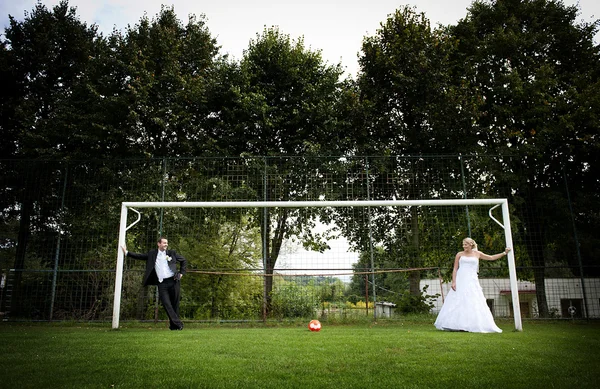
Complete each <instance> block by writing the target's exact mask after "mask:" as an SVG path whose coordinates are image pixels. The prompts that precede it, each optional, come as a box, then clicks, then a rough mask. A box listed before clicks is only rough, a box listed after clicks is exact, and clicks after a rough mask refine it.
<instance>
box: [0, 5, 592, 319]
mask: <svg viewBox="0 0 600 389" xmlns="http://www.w3.org/2000/svg"><path fill="white" fill-rule="evenodd" d="M598 26H599V25H598V23H597V22H595V23H583V22H577V8H576V7H567V6H565V5H564V4H563V3H562V2H560V1H551V0H502V1H500V0H497V1H475V2H474V3H473V4H472V6H471V7H470V9H469V10H468V14H467V15H465V18H464V19H462V20H460V21H459V22H458V23H457V24H456V25H451V26H438V27H436V28H432V27H431V25H430V23H429V21H428V19H427V17H426V15H424V14H419V13H417V12H416V11H415V10H414V9H413V8H411V7H402V8H400V9H398V10H397V11H396V12H394V13H393V14H391V15H389V16H388V17H387V19H386V20H385V21H383V22H382V23H381V28H380V29H379V30H378V31H377V32H376V33H375V34H374V35H373V36H369V37H365V38H364V41H363V45H362V50H361V53H360V54H359V63H360V71H359V74H358V75H357V77H356V80H353V79H342V74H343V71H342V66H341V64H333V65H332V64H328V63H326V62H325V61H324V60H323V58H322V56H321V53H320V52H319V51H312V50H310V49H307V48H306V47H305V46H304V43H303V41H302V39H301V38H300V39H296V40H295V39H292V38H291V37H290V36H288V35H286V34H285V33H284V32H283V31H280V30H279V29H278V28H266V29H265V30H264V31H262V32H260V33H258V34H257V35H256V38H255V39H254V40H252V41H251V42H250V43H249V47H248V49H247V50H246V51H245V53H244V56H243V58H242V59H241V60H240V61H239V62H236V61H232V60H230V59H229V58H228V57H227V56H224V55H221V54H220V47H219V46H218V42H217V40H216V38H214V37H213V36H212V35H211V33H210V31H209V30H208V27H207V26H206V22H205V17H204V15H201V16H191V17H190V18H189V19H188V21H187V23H183V22H182V21H180V20H179V19H178V18H177V16H176V14H175V10H174V9H172V8H166V7H165V8H163V9H162V10H161V11H160V13H159V14H158V15H156V16H155V17H154V18H152V19H149V18H147V17H142V18H141V19H140V21H139V23H137V24H136V25H134V26H129V27H127V28H126V29H124V30H123V31H120V30H115V31H113V32H112V33H111V34H109V35H107V36H104V35H102V34H100V33H99V32H98V30H97V26H95V25H91V26H90V25H87V24H86V23H85V22H82V21H81V20H79V18H78V16H77V13H76V9H74V8H72V7H71V6H69V4H68V1H63V2H61V3H60V4H59V5H57V6H55V7H54V8H52V9H48V8H46V6H44V5H42V4H37V5H36V6H35V8H34V9H33V10H32V11H31V12H30V13H29V14H27V15H26V17H25V18H24V19H23V20H18V19H16V18H14V17H13V16H11V17H10V26H9V27H8V28H6V30H5V33H4V36H3V37H2V38H0V82H1V83H2V88H1V90H0V97H1V98H0V131H1V133H2V134H3V142H1V143H0V151H1V152H2V156H3V158H5V159H16V160H23V161H25V160H52V161H92V160H96V161H97V160H104V161H108V160H116V159H124V158H140V159H142V160H144V159H145V160H151V159H152V158H166V159H177V158H180V159H181V158H191V157H252V158H255V157H265V158H266V157H277V158H281V159H280V162H278V163H277V164H272V165H270V167H269V171H268V175H269V177H273V182H275V181H278V182H285V183H286V185H285V188H286V190H285V191H281V190H275V188H276V187H275V186H272V187H270V186H264V185H262V184H263V183H262V182H261V183H245V185H250V187H251V188H250V189H249V191H247V192H245V193H250V196H253V199H255V200H285V201H287V200H302V199H317V198H319V196H320V195H325V196H326V197H327V198H331V199H336V198H344V194H343V193H345V192H344V191H345V190H346V187H345V185H346V184H345V183H343V182H341V181H338V182H329V183H327V184H324V185H323V187H326V188H328V189H327V190H324V189H318V188H315V187H311V186H310V185H308V184H307V180H305V178H306V177H307V176H309V175H310V174H313V173H312V170H311V167H310V164H309V163H302V162H300V163H299V162H298V161H299V160H300V161H301V159H298V158H294V159H293V158H291V157H296V156H301V157H306V158H314V157H318V156H336V157H343V156H357V155H373V156H378V157H383V156H386V157H389V156H419V155H421V156H425V155H426V156H432V155H439V154H444V155H464V156H476V157H478V158H472V159H468V160H465V161H464V167H466V169H467V171H468V174H469V182H468V187H467V188H465V187H463V186H452V185H448V184H447V183H446V182H445V181H444V180H443V179H442V178H441V177H442V175H443V172H442V170H441V169H440V168H439V167H438V166H433V165H431V164H429V163H427V162H426V161H425V160H424V159H423V158H414V159H412V160H411V162H410V163H405V162H404V161H405V160H401V159H394V158H388V159H383V158H382V159H373V160H371V164H370V165H369V166H363V165H360V164H359V165H353V166H346V165H344V164H343V163H340V162H339V160H335V159H333V160H331V161H329V162H328V163H327V164H326V166H323V167H322V168H321V173H323V172H327V171H330V172H331V173H332V174H331V175H335V172H339V171H341V170H344V171H349V172H351V173H348V174H350V175H351V174H354V173H352V172H353V171H355V173H356V174H357V175H359V174H361V173H360V172H361V171H364V170H365V169H370V172H371V178H372V182H371V185H372V187H371V188H370V192H369V196H370V197H371V198H375V199H389V198H392V197H395V198H401V199H425V198H431V197H432V196H440V197H442V198H443V197H463V196H464V195H468V196H469V197H478V196H484V195H487V194H491V193H493V195H494V196H495V197H498V196H500V197H508V198H510V199H511V200H510V202H511V204H512V205H513V209H512V212H514V214H515V216H516V217H518V219H519V222H520V224H519V225H520V226H522V228H521V230H520V231H518V233H519V234H521V235H522V236H523V242H525V243H527V244H528V245H527V247H526V251H527V255H526V256H524V257H526V258H528V261H530V262H529V263H527V264H529V265H534V266H536V267H537V268H538V269H541V270H539V271H537V272H536V273H535V274H534V278H535V281H536V283H538V285H543V276H544V274H543V267H544V265H545V264H547V263H549V262H552V261H557V260H560V259H559V258H564V260H566V261H569V262H571V263H570V264H571V265H576V260H577V258H578V256H579V257H581V258H583V261H584V263H585V264H586V265H591V264H595V263H596V262H595V261H596V258H597V257H598V255H600V253H599V252H598V248H597V247H598V244H597V243H598V242H597V238H596V237H595V230H596V229H597V227H598V225H600V219H599V216H598V215H599V210H598V204H600V201H598V200H599V199H598V196H599V195H598V193H600V191H599V189H600V174H599V172H598V164H597V162H596V159H597V155H598V153H599V151H600V150H599V140H598V133H599V127H600V121H599V118H598V113H599V112H600V92H599V91H600V61H599V59H600V58H599V46H598V44H597V43H595V42H594V37H595V35H596V34H597V32H598ZM287 157H289V159H286V158H287ZM484 157H485V158H484ZM254 161H256V159H255V160H254ZM399 161H403V162H402V163H400V162H399ZM482 161H484V162H482ZM86 164H87V165H86ZM142 165H143V164H142ZM182 165H185V163H183V164H182ZM3 166H4V169H3V174H2V185H1V187H0V192H1V193H0V194H1V196H0V198H1V199H0V202H1V203H0V206H1V208H0V209H1V215H2V219H3V221H4V223H5V225H8V224H11V223H12V224H14V223H17V224H18V227H17V231H18V232H17V233H16V234H12V235H10V234H7V236H6V237H4V238H3V241H4V242H5V246H4V247H11V248H12V250H13V251H14V262H13V263H12V264H11V266H14V267H15V268H23V264H24V261H25V258H26V251H27V247H28V242H29V240H30V238H31V236H32V234H33V232H34V231H41V230H44V229H46V230H50V231H51V232H52V233H53V234H54V235H55V236H57V235H58V233H59V230H62V231H63V232H64V229H68V228H67V226H64V225H63V226H62V227H61V228H58V227H57V225H60V220H63V219H64V217H65V213H66V212H70V213H72V214H81V213H82V212H84V211H85V212H89V211H90V210H89V207H88V208H85V206H83V205H76V204H73V205H72V206H71V207H70V208H68V209H66V210H65V209H64V208H63V211H62V213H59V212H58V211H56V209H58V208H56V207H53V206H54V205H56V204H57V202H58V200H57V199H58V198H59V197H60V185H58V186H57V185H56V182H57V179H59V178H60V177H64V176H68V175H69V174H70V172H69V171H65V169H63V168H62V167H60V166H57V167H56V170H55V174H45V175H37V176H36V175H32V174H25V173H26V172H25V171H24V170H23V169H25V170H26V169H29V168H27V167H25V166H27V165H26V164H23V165H22V167H21V168H20V167H19V166H20V165H16V164H14V163H11V164H5V163H3ZM78 166H80V167H79V168H80V169H89V170H90V171H93V172H94V174H95V175H96V182H98V183H99V182H105V183H106V182H115V185H105V188H110V189H107V191H108V192H110V193H108V192H107V196H109V197H110V198H113V199H117V198H119V196H121V195H122V191H121V192H119V189H116V188H118V187H119V185H118V183H119V182H122V181H125V182H127V183H128V184H127V185H132V183H131V182H132V181H133V180H134V178H133V177H136V179H140V177H142V179H148V180H152V174H153V173H156V174H159V173H158V172H159V171H160V170H156V169H154V170H153V169H150V171H149V170H148V168H147V166H140V167H139V169H131V171H129V172H128V173H127V174H126V173H124V172H122V173H121V176H120V177H115V172H114V171H113V170H111V169H109V168H103V169H98V165H97V162H94V163H92V162H81V163H79V165H78ZM263 166H264V165H261V164H258V165H256V166H255V167H254V168H255V169H262V168H263ZM252 168H253V167H252V166H250V167H249V169H252ZM182 169H184V168H183V167H182ZM182 172H183V170H181V171H179V172H172V173H171V175H170V178H169V183H170V184H171V185H172V186H173V187H177V189H178V190H179V191H180V192H181V191H185V190H184V188H186V183H185V182H183V181H184V178H183V177H188V176H189V175H193V174H195V173H189V172H188V173H182ZM389 174H396V175H397V176H398V179H397V180H395V181H394V184H393V185H389V184H388V182H387V181H388V180H387V178H386V177H388V175H389ZM57 177H58V178H57ZM198 177H200V176H196V178H198ZM407 177H410V178H407ZM418 182H428V183H429V184H430V186H429V187H428V188H427V189H423V188H424V187H423V186H422V185H418ZM92 187H93V189H94V190H96V191H97V190H98V188H97V187H95V186H94V185H92ZM92 187H91V188H87V189H86V188H85V187H83V186H82V187H76V189H77V190H80V191H81V192H82V193H84V194H83V196H89V197H90V198H91V197H97V196H98V195H97V194H96V192H93V194H92ZM39 188H59V189H56V190H42V191H40V190H39ZM566 188H568V190H569V193H568V195H569V198H570V203H568V202H567V201H566V196H565V190H566ZM246 189H248V188H246ZM186 193H187V194H188V196H189V195H190V193H189V192H186ZM346 193H347V191H346ZM33 194H35V196H33ZM354 195H355V198H366V193H359V192H356V193H355V194H354ZM188 198H189V197H188ZM557 204H558V206H557ZM51 205H52V206H51ZM569 205H571V207H572V209H573V212H571V211H569ZM94 212H96V214H97V213H98V212H102V210H101V209H95V210H94ZM114 212H117V211H116V210H114ZM572 215H574V216H573V217H574V219H572ZM316 216H317V215H316V212H312V213H311V212H306V213H302V212H299V211H295V212H293V211H290V210H287V209H277V210H271V211H270V213H261V214H258V215H254V217H252V218H251V219H250V220H254V222H255V223H256V225H257V226H260V228H263V231H262V234H261V235H264V236H268V237H269V239H268V240H267V241H264V242H263V245H265V248H266V251H265V252H266V253H267V260H266V266H267V269H271V271H272V269H273V268H274V267H275V264H276V261H277V258H278V256H279V252H280V249H281V244H282V242H283V240H284V239H286V238H288V237H290V236H302V237H303V239H304V240H305V242H306V244H307V245H308V246H312V247H313V248H315V249H321V250H322V249H323V248H324V245H323V244H322V242H319V240H318V237H315V236H312V234H311V233H310V226H311V225H312V223H314V220H315V218H316ZM320 216H321V218H324V219H327V217H334V216H332V215H320ZM265 217H266V218H268V220H270V221H271V222H270V223H264V218H265ZM335 217H336V220H338V223H339V224H340V228H341V229H342V231H345V233H346V235H347V236H348V237H349V238H350V239H351V240H353V242H354V244H355V245H356V247H360V246H361V245H362V244H363V243H364V241H365V240H366V235H365V231H366V229H365V228H364V226H361V227H360V228H356V227H357V224H356V220H353V218H352V215H351V214H348V215H343V214H337V215H335ZM373 217H374V218H377V217H378V216H377V215H374V216H373ZM380 217H383V216H380ZM396 217H397V218H398V219H397V220H390V221H389V222H390V223H392V224H393V223H403V224H407V225H410V226H411V228H410V234H409V235H408V236H404V237H399V236H394V237H392V236H390V235H389V234H386V230H385V229H376V230H375V239H376V240H377V241H378V242H383V244H384V247H385V249H386V250H387V252H388V253H393V252H401V251H402V250H404V252H405V253H406V252H407V250H408V252H409V254H410V253H412V254H410V255H407V256H406V259H405V260H406V261H408V262H402V263H400V262H399V263H397V265H398V266H412V267H417V265H419V264H420V263H422V262H423V260H424V259H423V258H420V257H419V254H418V253H420V252H421V251H422V248H423V246H424V245H426V244H427V243H426V239H425V238H423V237H422V236H420V230H419V220H420V218H423V217H432V216H427V215H422V214H419V212H418V211H417V210H416V209H411V210H408V211H407V212H406V213H399V214H398V215H396ZM573 225H574V226H576V230H577V232H578V234H579V238H580V242H581V244H580V246H579V247H576V242H575V241H574V239H573V229H572V228H571V226H573ZM352 226H353V227H354V230H353V231H352ZM265 229H266V231H265ZM535 242H549V243H547V244H545V245H540V244H537V243H535ZM574 251H577V252H578V255H574ZM564 260H563V261H564ZM403 261H404V260H403ZM266 279H268V280H269V279H271V278H270V277H266ZM418 280H419V274H418V273H415V274H413V275H412V276H411V283H410V285H411V287H410V289H411V292H413V294H416V293H419V291H418ZM270 287H271V286H270V285H267V289H269V288H270ZM415 288H416V289H415ZM538 290H539V291H543V288H538ZM538 302H539V303H540V304H539V305H540V308H541V310H542V311H541V313H542V315H545V314H546V312H545V306H546V305H545V298H544V296H543V295H541V294H540V295H539V296H538Z"/></svg>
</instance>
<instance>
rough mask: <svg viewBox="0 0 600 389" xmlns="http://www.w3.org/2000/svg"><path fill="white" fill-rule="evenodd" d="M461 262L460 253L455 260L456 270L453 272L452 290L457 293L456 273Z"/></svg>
mask: <svg viewBox="0 0 600 389" xmlns="http://www.w3.org/2000/svg"><path fill="white" fill-rule="evenodd" d="M459 262H460V253H457V254H456V257H455V258H454V269H453V270H452V290H454V291H456V272H457V271H458V266H459Z"/></svg>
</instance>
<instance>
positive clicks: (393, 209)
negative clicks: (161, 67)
mask: <svg viewBox="0 0 600 389" xmlns="http://www.w3.org/2000/svg"><path fill="white" fill-rule="evenodd" d="M497 208H500V210H501V217H500V218H498V219H497V218H496V217H494V214H493V213H494V210H495V209H497ZM141 209H145V210H146V212H148V211H150V210H152V211H153V212H156V211H159V210H160V212H162V211H164V210H170V211H172V212H175V211H176V210H180V211H184V210H188V211H192V210H190V209H196V210H202V211H203V212H208V211H209V210H213V211H217V212H220V211H223V212H224V211H227V210H228V209H229V210H232V211H233V212H238V213H240V214H241V213H242V212H246V211H249V210H252V212H253V215H254V216H253V219H252V220H253V221H254V223H255V224H256V223H257V220H259V219H260V220H261V223H262V226H259V227H258V228H259V229H260V230H261V231H262V232H261V234H263V237H262V239H263V240H262V246H263V248H262V250H263V252H262V256H263V268H262V269H258V271H255V273H254V274H253V275H254V276H257V277H265V278H269V277H271V278H273V275H274V272H273V268H270V269H269V270H270V271H267V267H268V266H267V263H266V257H267V256H268V253H267V249H266V248H265V246H267V245H266V244H265V242H267V241H268V239H269V237H267V236H266V235H267V234H270V233H273V229H272V228H271V224H276V223H277V220H273V219H277V218H276V217H273V214H272V213H270V212H273V211H274V210H279V211H280V214H286V216H287V217H290V216H289V215H290V212H291V211H292V210H293V211H294V212H296V213H295V214H294V215H295V216H293V217H295V218H296V219H297V220H299V219H301V218H302V217H303V216H302V215H303V214H302V212H303V211H311V212H313V211H314V212H313V213H312V217H314V215H320V217H321V218H326V219H327V223H330V224H331V223H333V224H338V225H343V226H344V228H342V229H341V230H343V231H344V232H345V233H346V234H349V235H355V236H353V239H358V240H359V239H362V242H363V243H361V244H362V246H361V245H357V246H355V247H358V246H360V251H361V252H362V253H363V254H364V257H366V258H368V257H369V251H370V264H369V266H368V270H367V271H365V272H364V273H365V274H364V275H365V278H368V277H369V276H372V281H366V282H365V285H369V284H370V285H371V286H372V288H373V290H372V293H371V295H370V296H368V297H367V301H366V302H367V307H368V304H369V303H368V301H369V298H370V299H371V300H373V301H376V296H377V290H379V289H376V288H375V274H376V273H378V272H384V271H402V270H401V269H393V270H386V269H382V268H380V267H376V266H374V263H373V256H374V254H373V248H374V247H380V251H385V247H386V246H385V244H384V243H382V242H383V241H390V240H391V241H395V242H403V243H401V244H399V245H400V247H403V246H402V244H405V245H407V246H411V245H413V246H414V247H417V246H419V247H425V248H422V249H421V250H422V251H423V252H421V253H420V255H421V256H422V257H424V258H428V260H430V261H431V258H432V257H434V256H435V255H436V253H438V252H442V251H443V253H442V254H437V255H438V256H443V258H444V263H445V265H444V266H445V269H448V268H451V263H450V262H453V261H454V254H455V253H456V252H457V251H459V250H460V242H461V241H462V239H463V238H465V237H467V236H468V235H471V223H472V222H471V220H475V219H477V220H475V221H473V223H474V224H476V222H477V223H479V224H482V223H485V224H486V226H487V227H486V228H487V230H486V231H485V232H481V231H480V230H477V229H478V227H477V226H475V225H474V226H473V229H474V231H473V233H474V234H475V235H477V236H486V237H489V236H490V235H497V236H498V239H496V240H498V242H497V243H496V246H498V247H500V245H501V246H502V248H503V247H514V245H513V241H512V233H511V227H510V217H509V210H508V201H507V199H451V200H356V201H230V202H228V201H222V202H123V203H122V204H121V219H120V227H119V239H118V243H119V245H118V246H119V247H117V262H116V272H115V289H114V304H113V320H112V328H114V329H116V328H119V321H120V316H121V303H122V301H121V300H122V289H123V274H124V254H123V252H122V250H121V246H125V245H126V242H127V233H128V231H130V230H131V228H132V227H134V226H135V225H136V224H138V223H139V222H140V220H141V219H142V211H140V210H141ZM283 210H290V212H284V211H283ZM484 210H485V211H486V212H485V213H487V215H484ZM130 212H131V213H133V214H134V216H136V217H137V218H136V220H134V221H133V222H131V223H129V218H130ZM357 214H360V215H361V216H360V217H357V216H356V215H357ZM447 215H451V216H447ZM167 217H168V216H167ZM177 217H182V216H181V215H178V216H177ZM202 217H203V218H206V216H205V215H204V216H202ZM132 219H133V218H132ZM450 219H452V220H454V219H457V220H458V219H460V221H459V222H453V223H454V224H452V223H450V222H449V220H450ZM484 219H485V220H484ZM405 220H408V221H407V222H405ZM457 225H460V226H459V227H457ZM309 226H314V224H309ZM494 226H495V227H494ZM261 227H262V228H261ZM273 228H274V227H273ZM305 229H306V227H305ZM475 230H477V232H476V231H475ZM492 230H493V231H492ZM417 231H418V233H417ZM490 231H491V232H490ZM171 234H174V233H173V232H171ZM435 234H441V235H444V236H446V240H444V241H443V243H439V242H441V240H438V241H434V240H432V239H429V237H430V236H431V235H435ZM404 235H410V239H408V238H405V237H404ZM188 239H194V237H193V234H192V235H190V237H189V238H188ZM476 240H477V239H476ZM500 240H503V241H502V242H500ZM365 242H366V244H364V243H365ZM407 242H408V243H407ZM423 242H426V243H423ZM481 243H482V242H481V241H479V246H480V249H482V251H484V252H486V253H488V254H494V252H490V250H489V249H486V246H484V247H483V248H482V244H481ZM388 245H389V243H388ZM436 245H438V246H442V245H443V246H450V247H436ZM442 249H444V250H445V251H444V250H442ZM178 251H180V252H181V250H178ZM449 252H451V254H448V253H449ZM182 254H184V255H186V253H185V252H182ZM406 255H408V254H406ZM411 255H412V254H411ZM366 263H368V261H367V262H366ZM505 266H507V268H508V283H509V285H507V288H506V289H504V290H502V292H501V293H502V295H503V298H505V299H510V300H508V301H509V304H510V305H511V309H510V314H507V315H506V316H507V317H508V316H512V317H513V318H514V326H515V329H516V330H518V331H521V330H522V323H521V313H520V308H519V307H520V304H519V294H518V281H517V274H516V267H515V258H514V250H513V251H511V252H510V253H509V254H508V256H507V257H506V263H505ZM255 270H256V269H255ZM297 270H298V271H301V270H302V269H297ZM313 270H314V269H313ZM329 270H330V274H331V275H341V274H345V273H342V272H341V271H337V272H336V271H335V270H334V271H331V269H329ZM409 270H410V269H409ZM355 271H356V270H355ZM292 273H293V272H292ZM304 273H306V272H304ZM313 273H314V272H313ZM222 274H224V273H222ZM355 274H356V273H355ZM292 275H294V274H292ZM267 284H268V282H265V285H267ZM388 289H389V288H388ZM440 289H441V276H440ZM508 289H509V290H508ZM264 292H265V293H264V294H265V296H266V295H267V294H268V292H267V289H266V287H265V291H264ZM442 295H443V293H442ZM442 299H443V297H442ZM367 309H368V308H367ZM507 311H508V310H507ZM375 312H376V311H374V312H373V313H374V314H375Z"/></svg>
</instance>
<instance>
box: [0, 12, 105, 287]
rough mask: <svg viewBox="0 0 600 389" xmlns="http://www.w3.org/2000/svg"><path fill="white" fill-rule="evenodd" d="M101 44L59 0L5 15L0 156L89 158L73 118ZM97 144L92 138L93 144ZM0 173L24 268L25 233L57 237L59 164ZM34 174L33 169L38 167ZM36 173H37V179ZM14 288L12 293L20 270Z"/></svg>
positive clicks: (14, 166)
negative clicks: (18, 16) (22, 14)
mask: <svg viewBox="0 0 600 389" xmlns="http://www.w3.org/2000/svg"><path fill="white" fill-rule="evenodd" d="M100 41H101V40H100V39H99V37H98V34H97V32H96V26H88V25H87V24H85V23H82V22H81V21H80V20H79V19H78V17H77V15H76V13H75V9H74V8H72V7H69V5H68V3H67V2H66V1H62V2H60V3H59V4H58V5H56V6H55V7H54V8H53V9H52V10H49V9H47V8H46V7H45V6H44V5H42V4H41V3H38V4H36V6H35V8H34V9H33V11H32V12H31V13H29V14H27V15H26V17H25V19H24V20H23V21H17V20H16V19H15V18H14V17H12V16H10V25H9V27H8V28H6V30H5V38H2V41H1V44H0V46H1V47H2V50H1V51H0V55H1V58H2V59H1V61H0V64H1V66H2V71H1V72H0V73H1V74H2V78H3V82H5V84H4V85H3V92H2V93H3V94H4V96H3V97H4V98H3V99H2V101H1V102H0V105H1V108H0V113H1V115H2V116H1V117H0V129H1V131H2V133H3V134H6V135H7V139H6V140H7V144H6V145H4V146H3V151H5V154H4V157H13V158H38V159H60V158H67V157H77V156H82V155H89V154H88V153H89V150H87V149H86V147H82V141H81V139H82V138H86V137H87V136H88V134H87V133H86V132H85V129H84V127H82V124H83V122H82V121H80V120H78V118H80V117H81V116H82V112H81V110H82V109H85V107H84V106H83V105H82V104H79V103H78V102H79V101H80V100H83V99H85V98H87V97H88V96H89V93H87V92H86V91H87V77H88V69H89V68H90V64H91V63H92V62H93V58H94V57H95V56H96V55H97V53H98V44H99V42H100ZM96 140H97V139H96ZM10 166H11V168H9V169H6V170H4V174H3V175H2V184H3V185H2V189H1V190H2V191H3V196H2V200H1V201H2V202H1V207H2V209H3V210H12V211H9V212H6V213H4V214H3V216H6V217H13V216H14V215H13V214H14V213H15V212H14V211H15V210H18V219H19V232H18V236H17V239H16V243H15V244H16V253H15V263H14V267H15V268H16V269H23V268H24V264H25V256H26V251H27V246H28V243H29V240H30V236H31V232H32V230H36V231H47V232H48V233H51V234H52V233H54V234H56V220H58V219H59V216H58V212H59V211H58V208H57V207H56V199H57V198H59V197H60V188H61V185H60V181H61V180H62V178H63V177H64V170H63V169H62V166H61V165H60V164H43V163H40V164H39V165H38V166H37V168H36V169H32V166H31V165H27V164H11V165H10ZM38 169H39V170H38ZM37 173H40V174H37ZM15 276H16V279H15V280H14V283H15V285H16V288H17V289H18V287H19V284H20V277H21V273H20V272H17V273H16V275H15Z"/></svg>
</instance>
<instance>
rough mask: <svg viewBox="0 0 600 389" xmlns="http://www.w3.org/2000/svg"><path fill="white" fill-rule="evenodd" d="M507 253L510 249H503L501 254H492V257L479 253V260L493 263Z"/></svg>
mask: <svg viewBox="0 0 600 389" xmlns="http://www.w3.org/2000/svg"><path fill="white" fill-rule="evenodd" d="M509 251H510V247H507V248H505V249H504V251H503V252H501V253H500V254H494V255H487V254H485V253H482V252H481V251H480V252H479V259H485V260H486V261H495V260H497V259H500V258H502V257H504V256H506V255H507V254H508V252H509Z"/></svg>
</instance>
